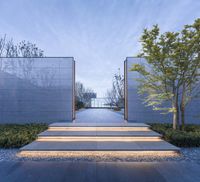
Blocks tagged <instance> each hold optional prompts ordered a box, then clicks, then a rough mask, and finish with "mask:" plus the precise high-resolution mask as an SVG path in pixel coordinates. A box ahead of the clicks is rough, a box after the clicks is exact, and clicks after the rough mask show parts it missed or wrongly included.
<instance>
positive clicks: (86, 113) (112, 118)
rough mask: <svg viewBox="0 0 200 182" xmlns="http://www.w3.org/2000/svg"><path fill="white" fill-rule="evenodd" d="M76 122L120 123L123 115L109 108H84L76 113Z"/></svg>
mask: <svg viewBox="0 0 200 182" xmlns="http://www.w3.org/2000/svg"><path fill="white" fill-rule="evenodd" d="M75 122H76V123H122V122H125V120H124V116H123V115H121V114H118V113H116V112H113V111H111V110H109V109H86V110H83V111H80V112H77V114H76V119H75Z"/></svg>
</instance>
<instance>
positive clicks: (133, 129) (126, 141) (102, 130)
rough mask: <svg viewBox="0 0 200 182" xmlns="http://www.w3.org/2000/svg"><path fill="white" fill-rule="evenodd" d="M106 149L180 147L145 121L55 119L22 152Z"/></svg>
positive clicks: (173, 149)
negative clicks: (65, 121) (87, 121)
mask: <svg viewBox="0 0 200 182" xmlns="http://www.w3.org/2000/svg"><path fill="white" fill-rule="evenodd" d="M59 152H60V153H65V154H67V153H70V152H71V153H72V152H73V153H74V152H76V153H78V152H80V155H83V153H84V152H85V153H86V154H92V153H95V152H102V153H106V152H109V153H112V152H113V153H116V152H124V153H137V154H138V153H143V152H145V153H146V154H149V153H151V154H156V155H157V154H158V153H159V154H164V155H168V154H170V155H171V154H174V153H178V152H179V148H177V147H175V146H173V145H171V144H169V143H167V142H165V141H164V140H162V139H161V135H160V134H158V133H156V132H154V131H152V130H151V129H150V128H149V126H148V125H146V124H143V123H111V124H109V123H53V124H51V125H50V126H49V128H48V130H46V131H44V132H42V133H40V134H39V135H38V139H37V140H36V141H34V142H32V143H30V144H28V145H26V146H24V147H22V148H21V154H22V155H23V154H34V155H37V153H38V154H39V153H40V154H41V153H43V154H45V155H46V154H48V153H51V154H53V153H55V154H58V153H59Z"/></svg>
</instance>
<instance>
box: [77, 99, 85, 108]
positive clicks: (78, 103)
mask: <svg viewBox="0 0 200 182" xmlns="http://www.w3.org/2000/svg"><path fill="white" fill-rule="evenodd" d="M75 107H76V110H79V109H81V108H84V107H85V105H84V103H83V102H82V101H76V104H75Z"/></svg>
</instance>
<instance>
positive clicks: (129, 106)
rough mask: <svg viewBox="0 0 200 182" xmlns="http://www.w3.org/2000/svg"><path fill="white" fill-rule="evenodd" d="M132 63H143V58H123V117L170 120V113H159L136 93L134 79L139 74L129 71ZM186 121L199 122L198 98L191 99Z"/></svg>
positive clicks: (137, 119) (146, 120) (143, 120)
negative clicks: (145, 103) (144, 102)
mask: <svg viewBox="0 0 200 182" xmlns="http://www.w3.org/2000/svg"><path fill="white" fill-rule="evenodd" d="M134 63H144V64H145V59H144V58H134V57H128V58H126V60H125V64H124V66H125V119H127V120H128V121H130V122H170V123H171V121H172V117H171V116H172V115H171V114H167V115H163V114H160V113H159V111H153V110H152V108H151V107H146V106H145V105H144V104H143V100H142V97H141V96H139V95H138V93H137V92H138V89H137V87H138V83H137V81H136V80H135V79H136V78H139V74H137V73H136V72H132V71H130V68H131V67H132V65H133V64H134ZM186 122H187V123H200V99H195V100H193V101H192V102H191V103H190V104H189V105H188V106H187V109H186Z"/></svg>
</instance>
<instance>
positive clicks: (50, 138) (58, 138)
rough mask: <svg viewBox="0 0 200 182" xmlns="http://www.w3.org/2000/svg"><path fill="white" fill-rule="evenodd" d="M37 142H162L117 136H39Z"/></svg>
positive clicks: (143, 137)
mask: <svg viewBox="0 0 200 182" xmlns="http://www.w3.org/2000/svg"><path fill="white" fill-rule="evenodd" d="M37 141H49V142H50V141H54V142H56V141H57V142H75V141H80V142H81V141H97V142H101V141H110V142H112V141H113V142H116V141H121V142H134V141H161V137H159V136H132V137H125V136H123V137H116V136H109V137H104V136H96V137H95V136H90V137H87V136H80V137H78V136H77V137H70V136H45V137H42V136H39V138H38V139H37Z"/></svg>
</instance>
